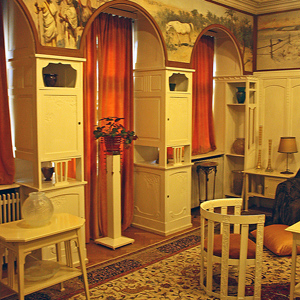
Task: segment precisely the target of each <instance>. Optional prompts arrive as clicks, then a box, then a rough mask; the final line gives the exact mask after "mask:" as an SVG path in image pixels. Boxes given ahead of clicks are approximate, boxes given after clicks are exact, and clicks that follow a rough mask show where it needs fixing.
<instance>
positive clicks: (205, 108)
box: [192, 36, 216, 155]
mask: <svg viewBox="0 0 300 300" xmlns="http://www.w3.org/2000/svg"><path fill="white" fill-rule="evenodd" d="M192 59H193V68H194V69H195V72H194V73H193V105H192V107H193V113H192V155H198V154H203V153H207V152H210V151H213V150H215V149H216V143H215V133H214V121H213V103H212V101H213V63H214V39H213V38H212V37H208V36H202V37H201V39H200V40H199V42H198V43H197V45H196V46H195V49H194V52H193V58H192Z"/></svg>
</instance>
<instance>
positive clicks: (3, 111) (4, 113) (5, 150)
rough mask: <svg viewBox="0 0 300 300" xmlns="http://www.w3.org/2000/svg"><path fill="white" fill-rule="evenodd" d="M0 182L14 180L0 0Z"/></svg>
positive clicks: (8, 182)
mask: <svg viewBox="0 0 300 300" xmlns="http://www.w3.org/2000/svg"><path fill="white" fill-rule="evenodd" d="M0 141H1V142H0V184H11V183H13V182H14V176H15V165H14V158H13V150H12V140H11V127H10V117H9V106H8V92H7V78H6V59H5V47H4V31H3V16H2V6H1V2H0Z"/></svg>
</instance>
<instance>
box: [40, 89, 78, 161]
mask: <svg viewBox="0 0 300 300" xmlns="http://www.w3.org/2000/svg"><path fill="white" fill-rule="evenodd" d="M71 91H73V92H71ZM74 91H76V90H69V91H68V94H65V93H55V94H54V93H51V92H48V93H46V92H45V93H44V94H43V96H42V97H41V99H39V101H40V110H39V115H38V118H39V122H38V128H39V133H38V141H39V147H40V154H41V160H54V159H63V158H68V157H74V156H78V155H81V154H82V153H81V152H82V151H81V145H82V138H83V136H82V116H81V115H82V107H81V98H80V97H79V96H78V95H77V94H76V93H75V92H74Z"/></svg>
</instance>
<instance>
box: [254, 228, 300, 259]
mask: <svg viewBox="0 0 300 300" xmlns="http://www.w3.org/2000/svg"><path fill="white" fill-rule="evenodd" d="M287 227H289V226H288V225H284V224H273V225H269V226H266V227H265V228H264V246H265V247H266V248H268V249H269V250H270V251H272V252H273V253H274V254H276V255H278V256H288V255H292V245H293V234H292V233H291V232H289V231H286V230H285V229H286V228H287ZM251 234H252V235H253V236H254V237H255V238H256V230H253V231H251ZM297 248H298V249H297V252H298V254H300V247H297Z"/></svg>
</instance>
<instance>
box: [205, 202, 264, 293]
mask: <svg viewBox="0 0 300 300" xmlns="http://www.w3.org/2000/svg"><path fill="white" fill-rule="evenodd" d="M242 205H243V200H242V199H241V198H226V199H215V200H209V201H206V202H203V203H201V205H200V218H201V270H200V286H201V288H203V289H204V290H205V292H206V294H207V295H209V296H213V297H217V298H220V299H260V298H261V277H262V274H261V273H262V263H263V260H262V255H263V234H264V223H265V215H241V210H242ZM249 225H253V227H254V229H257V237H256V243H255V242H253V241H252V240H250V239H249ZM251 229H253V228H251ZM217 263H218V264H220V268H221V274H220V277H221V278H220V288H219V289H218V288H215V287H214V285H213V276H214V275H215V274H214V265H215V264H217ZM250 265H252V266H254V277H253V278H254V294H253V296H245V283H246V270H247V267H248V266H250ZM230 266H236V272H237V278H238V279H237V280H238V287H237V295H234V296H232V295H228V278H229V268H230Z"/></svg>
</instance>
